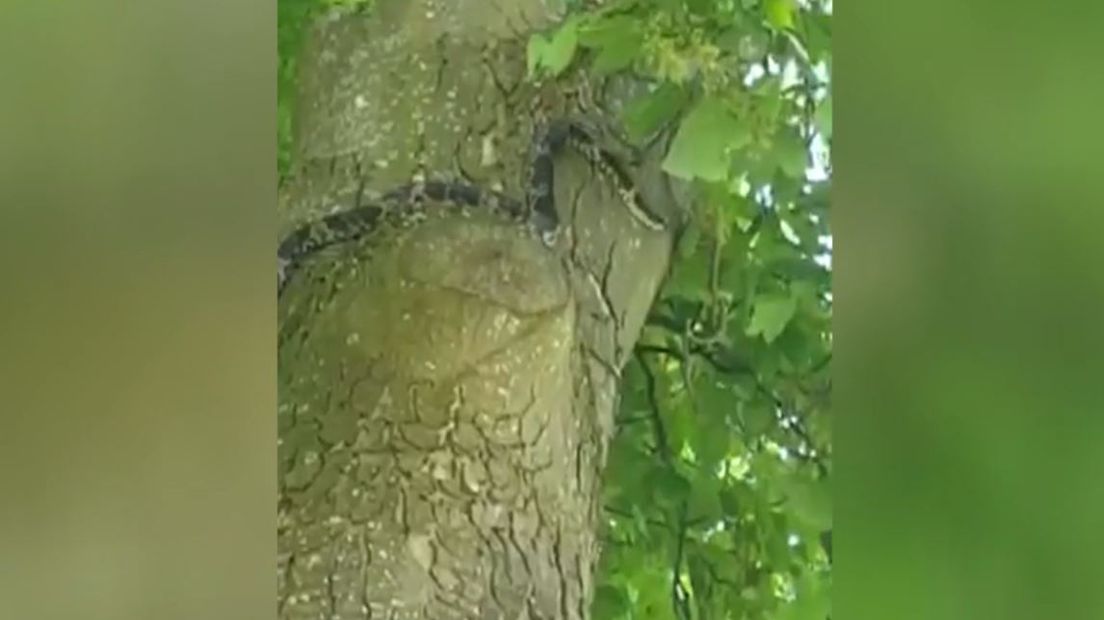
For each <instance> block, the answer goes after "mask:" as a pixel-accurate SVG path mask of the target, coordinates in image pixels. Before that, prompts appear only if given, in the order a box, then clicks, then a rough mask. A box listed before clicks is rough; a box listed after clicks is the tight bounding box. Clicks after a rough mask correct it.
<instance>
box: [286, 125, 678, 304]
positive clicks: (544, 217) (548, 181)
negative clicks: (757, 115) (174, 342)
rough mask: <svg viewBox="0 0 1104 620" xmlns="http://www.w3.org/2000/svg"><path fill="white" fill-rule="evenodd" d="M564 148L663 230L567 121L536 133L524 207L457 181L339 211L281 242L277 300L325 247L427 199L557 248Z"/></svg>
mask: <svg viewBox="0 0 1104 620" xmlns="http://www.w3.org/2000/svg"><path fill="white" fill-rule="evenodd" d="M565 146H571V147H572V148H573V149H574V150H576V151H578V152H579V154H580V155H582V156H583V157H584V158H585V159H586V160H587V162H588V163H589V164H590V165H591V167H592V168H593V169H594V170H595V171H596V172H597V173H598V174H600V175H601V176H603V177H604V178H605V179H607V180H608V181H609V182H611V183H612V184H613V185H614V186H615V187H616V188H617V192H618V194H619V196H620V198H621V202H622V203H624V204H625V205H626V207H627V208H628V209H629V211H630V213H631V214H632V215H633V217H634V219H636V221H638V222H640V223H641V224H642V225H643V226H644V227H646V228H649V229H651V230H663V229H664V228H665V223H664V222H663V220H662V219H660V218H659V217H657V216H656V215H655V214H653V213H652V212H650V211H649V210H648V209H646V208H644V207H643V205H642V204H641V203H640V198H639V196H638V194H637V192H636V190H635V188H634V185H633V183H632V180H631V177H630V176H629V174H628V173H627V172H626V171H625V170H624V168H623V167H622V165H621V162H620V161H618V159H617V158H616V156H614V155H613V154H612V153H610V152H609V151H607V150H605V149H602V148H601V147H600V146H599V145H598V142H597V140H596V139H595V138H594V137H593V135H592V133H591V132H590V131H588V130H587V129H585V128H584V127H583V126H582V125H581V124H579V123H577V122H571V121H557V122H553V123H549V124H548V125H547V126H546V127H544V128H543V129H542V130H540V131H538V132H537V134H536V139H535V140H534V148H533V151H532V159H531V161H530V165H529V174H528V186H527V189H526V200H525V201H524V202H522V201H519V200H516V199H514V198H511V197H509V196H506V195H504V194H502V193H500V192H495V191H491V190H488V189H485V188H481V187H478V186H475V185H471V184H469V183H464V182H459V181H415V182H412V183H408V184H406V185H403V186H401V187H399V188H397V189H394V190H392V191H390V192H388V193H386V194H384V195H383V197H382V198H380V199H379V200H378V201H376V202H375V203H373V204H369V205H365V206H360V207H356V208H354V209H349V210H346V211H340V212H337V213H333V214H331V215H327V216H325V217H322V218H319V219H317V220H313V221H311V222H308V223H306V224H304V225H303V226H301V227H299V228H298V229H296V230H295V231H293V232H292V233H291V234H289V235H288V236H287V237H285V238H284V239H283V241H281V242H280V245H279V247H278V248H277V250H276V257H277V280H276V281H277V295H279V294H280V293H282V292H283V290H284V287H285V286H286V284H287V282H288V281H289V280H290V279H291V277H292V275H294V273H295V272H296V271H297V270H298V269H299V268H300V267H302V265H303V264H304V263H305V261H307V260H308V259H309V258H310V257H311V256H312V255H314V254H316V253H317V252H319V251H321V250H322V249H324V248H327V247H330V246H333V245H337V244H340V243H345V242H348V241H353V240H356V239H359V238H361V237H363V236H366V235H368V234H369V233H371V232H372V231H373V230H375V229H376V228H377V227H378V225H379V224H380V222H381V220H383V219H384V218H387V217H388V216H402V215H403V214H404V212H409V211H410V210H411V209H418V208H420V207H421V205H423V204H424V203H425V202H426V201H427V200H429V201H433V202H437V203H445V204H451V205H455V206H457V207H460V208H465V207H470V208H486V209H489V210H491V211H492V212H497V213H501V214H503V215H505V216H507V217H508V218H509V219H511V220H513V221H518V222H522V223H525V224H526V225H527V226H528V227H529V228H530V229H531V230H532V231H533V232H534V233H535V234H536V235H537V236H538V237H539V238H540V239H541V240H542V241H543V242H544V243H545V244H546V245H548V246H551V245H553V244H554V243H555V240H556V238H557V237H558V234H559V229H560V219H559V216H558V214H557V212H556V207H555V202H554V198H553V187H554V181H555V176H554V173H555V169H554V165H553V164H554V160H555V157H556V156H557V155H558V154H559V153H561V152H562V151H563V149H564V147H565Z"/></svg>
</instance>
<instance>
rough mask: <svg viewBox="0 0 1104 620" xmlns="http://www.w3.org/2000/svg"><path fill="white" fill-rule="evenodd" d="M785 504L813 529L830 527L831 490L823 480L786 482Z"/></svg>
mask: <svg viewBox="0 0 1104 620" xmlns="http://www.w3.org/2000/svg"><path fill="white" fill-rule="evenodd" d="M786 493H787V496H788V497H787V505H788V506H789V508H790V509H791V510H792V511H793V514H794V516H795V517H796V518H797V519H798V520H799V521H800V522H802V523H803V524H804V525H806V526H808V527H809V528H812V529H813V530H814V531H824V530H829V529H832V492H831V489H830V488H829V486H828V483H827V482H826V481H825V480H800V479H797V480H794V479H791V480H790V481H788V483H787V484H786Z"/></svg>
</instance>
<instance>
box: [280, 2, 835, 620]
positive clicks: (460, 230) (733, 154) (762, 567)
mask: <svg viewBox="0 0 1104 620" xmlns="http://www.w3.org/2000/svg"><path fill="white" fill-rule="evenodd" d="M293 16H294V17H297V19H290V17H293ZM299 22H309V23H310V24H311V27H310V30H309V32H310V35H309V36H308V37H307V38H306V40H305V43H304V44H303V47H302V49H301V50H298V51H295V50H289V49H288V48H294V47H295V44H296V37H297V36H298V34H299V32H300V30H299ZM827 24H828V15H827V12H826V11H825V10H823V8H822V7H819V6H815V7H810V8H808V9H807V10H800V11H799V10H797V9H796V7H795V6H794V5H792V4H790V3H787V2H765V3H762V4H761V5H760V3H756V2H742V3H738V2H732V3H724V2H719V3H714V2H696V1H693V0H686V1H685V2H682V1H678V0H637V1H629V2H615V3H612V4H611V5H610V6H606V7H593V8H589V7H583V6H575V7H572V10H571V11H570V12H569V13H568V14H567V16H566V17H565V16H564V15H561V14H558V13H556V12H555V11H553V10H551V9H550V8H548V7H546V6H545V5H544V4H543V3H541V2H538V1H537V0H515V1H514V2H510V3H493V2H492V3H471V4H469V3H461V2H455V1H441V0H379V1H378V2H374V3H364V2H353V3H340V5H339V6H335V5H334V3H328V4H316V3H311V2H299V3H292V2H284V3H283V4H281V44H282V49H281V55H282V62H283V63H286V64H282V71H284V73H283V74H282V75H283V76H284V77H287V76H288V75H289V74H290V71H289V69H292V68H294V73H295V78H294V79H293V80H288V81H287V82H285V83H284V86H285V88H283V89H282V99H281V104H282V105H283V106H285V108H284V109H283V110H282V113H281V118H284V119H287V118H288V117H289V116H290V113H289V110H291V109H294V119H295V125H296V130H295V139H294V149H293V150H291V149H287V150H285V152H284V155H283V156H282V157H281V161H280V165H281V169H282V172H283V173H284V174H283V177H284V179H285V182H284V183H283V184H282V187H281V206H280V207H281V208H280V212H281V221H282V230H281V233H283V234H286V233H288V232H290V231H291V230H293V229H294V228H295V227H296V226H299V225H301V224H302V223H303V222H307V221H312V220H317V219H318V218H320V217H322V216H324V215H326V214H328V213H331V212H333V211H335V210H338V211H343V212H348V211H350V210H354V209H357V208H362V207H364V206H370V205H382V206H384V207H385V208H384V209H383V212H384V213H389V214H392V215H390V216H387V217H382V218H380V219H378V220H375V221H374V223H373V225H372V226H371V227H369V228H370V230H367V229H366V230H365V231H364V234H359V235H357V237H356V239H355V240H353V241H349V242H346V243H341V244H336V245H334V246H333V247H330V248H327V249H326V250H324V251H322V252H319V253H317V254H316V255H314V256H312V257H311V259H310V260H309V261H307V262H306V263H305V264H304V265H303V266H302V269H301V270H300V271H299V272H298V273H297V274H296V275H295V276H294V278H293V279H292V280H291V281H290V282H289V284H288V287H287V289H286V290H285V291H284V293H282V294H281V296H280V310H279V312H280V317H279V320H280V333H279V375H280V380H279V386H280V409H279V411H278V417H279V429H280V446H279V463H280V465H279V466H280V477H279V485H280V506H279V517H278V545H279V554H280V558H279V561H280V566H279V571H278V574H279V591H280V616H281V617H285V618H301V617H302V618H305V617H310V618H320V617H338V618H364V617H392V616H394V617H397V618H398V617H409V618H524V617H528V618H576V617H577V618H598V619H603V618H622V617H634V618H665V617H673V618H691V617H693V618H744V617H747V618H758V617H764V618H767V617H770V618H774V617H808V618H818V617H821V618H822V617H824V616H825V614H826V602H827V598H826V595H827V583H828V575H829V571H828V564H829V561H828V559H827V556H826V554H825V548H826V546H829V545H826V544H825V543H824V541H826V540H827V538H826V532H828V531H829V530H830V504H828V497H829V495H828V493H827V490H826V489H827V487H826V480H827V476H828V473H829V472H830V458H829V454H830V451H829V445H830V434H829V431H828V429H829V426H828V424H827V394H828V388H829V384H828V383H827V375H826V368H827V365H828V360H829V359H830V351H831V340H830V336H829V320H830V307H831V306H830V304H831V296H830V293H828V287H829V274H830V271H829V270H828V269H827V268H826V267H824V266H821V265H820V264H819V263H818V262H817V261H818V260H823V257H824V256H825V255H826V254H827V250H826V248H825V247H824V243H825V238H826V237H827V234H828V232H827V212H826V207H827V201H826V189H827V182H826V180H822V181H817V180H815V179H813V180H811V179H809V178H807V174H806V167H807V158H808V152H809V148H810V146H811V145H813V143H814V141H824V140H827V139H829V138H830V132H831V125H830V111H829V112H827V113H826V112H825V110H828V106H827V103H826V102H827V101H829V99H828V98H827V97H826V92H825V91H826V88H827V72H826V71H825V61H826V60H827V59H828V56H827V53H828V52H827V40H828V38H827V32H828V30H827ZM818 37H819V38H818ZM756 66H758V67H761V71H759V73H761V75H760V76H759V77H758V78H756V77H755V70H754V69H752V67H756ZM787 66H792V68H790V69H784V68H785V67H787ZM749 71H750V72H752V73H751V77H750V78H748V79H747V82H748V84H747V85H745V84H744V83H743V81H744V78H745V77H747V76H748V74H749ZM793 73H796V77H794V76H793V75H788V74H793ZM292 82H294V83H295V86H296V87H297V91H298V97H297V99H296V100H295V101H294V105H293V106H292V105H289V100H288V99H287V98H285V95H286V94H287V92H288V89H287V88H286V86H287V85H289V84H290V83H292ZM567 117H571V118H578V119H582V120H583V121H584V122H585V125H586V126H587V127H588V128H591V129H593V130H594V136H595V137H596V140H595V141H596V143H597V144H598V145H600V146H601V148H602V152H601V153H602V154H601V155H595V153H594V152H591V151H587V150H586V149H573V148H566V149H564V151H563V152H562V153H558V154H557V156H556V157H555V159H554V165H553V167H554V170H555V179H554V184H553V187H552V189H553V192H552V194H553V196H554V198H555V204H556V208H557V211H558V212H559V215H560V220H561V227H560V234H559V237H558V238H557V240H556V241H555V243H554V245H553V246H552V247H551V248H549V247H546V245H545V244H543V243H542V242H541V240H540V239H539V238H538V237H537V236H535V235H533V234H532V232H531V231H530V230H529V228H528V227H527V226H524V225H519V223H518V222H517V221H514V219H512V218H508V217H504V215H503V213H501V211H502V210H501V209H495V208H494V207H493V206H489V205H486V204H480V205H476V206H474V207H472V208H463V209H461V208H456V205H448V204H444V203H445V202H446V201H443V200H434V199H426V200H424V201H422V202H421V203H419V204H418V205H416V208H415V205H412V204H410V201H409V200H407V199H406V198H403V199H401V200H397V201H396V200H390V201H387V200H385V199H384V198H382V196H383V194H385V193H386V192H387V191H388V190H390V189H393V188H395V187H400V186H402V185H403V184H405V183H409V182H410V180H411V179H412V178H413V179H429V180H445V179H463V180H464V181H465V182H467V183H469V184H471V185H472V186H477V187H480V188H484V189H485V190H487V191H490V190H494V191H497V192H501V194H502V195H505V196H519V197H520V196H525V195H526V192H527V191H529V190H530V189H531V187H529V186H530V185H531V184H532V179H531V175H530V174H529V172H528V168H529V163H528V162H529V161H530V158H529V153H530V152H531V149H532V145H533V142H534V137H535V136H537V135H539V133H540V128H541V127H542V126H543V124H544V121H545V120H546V119H556V118H567ZM283 129H284V130H285V131H284V134H283V135H284V136H285V137H286V136H287V135H288V134H287V132H286V130H287V129H288V127H287V125H285V126H284V127H283ZM283 144H287V142H286V139H285V142H283ZM289 153H291V154H290V155H289ZM821 167H823V166H821ZM628 187H631V189H632V190H633V191H635V192H636V196H635V197H633V196H626V192H627V189H626V188H628ZM480 202H481V203H482V202H486V201H483V200H481V201H480ZM384 203H386V204H384ZM676 247H677V249H676Z"/></svg>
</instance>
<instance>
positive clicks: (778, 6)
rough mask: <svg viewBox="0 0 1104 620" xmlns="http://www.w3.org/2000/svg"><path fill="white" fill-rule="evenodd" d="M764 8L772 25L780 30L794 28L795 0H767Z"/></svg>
mask: <svg viewBox="0 0 1104 620" xmlns="http://www.w3.org/2000/svg"><path fill="white" fill-rule="evenodd" d="M763 10H764V12H765V13H766V14H767V22H769V23H770V25H772V26H774V27H775V28H777V29H779V30H782V29H784V28H793V25H794V21H793V14H794V0H766V2H765V3H764V5H763Z"/></svg>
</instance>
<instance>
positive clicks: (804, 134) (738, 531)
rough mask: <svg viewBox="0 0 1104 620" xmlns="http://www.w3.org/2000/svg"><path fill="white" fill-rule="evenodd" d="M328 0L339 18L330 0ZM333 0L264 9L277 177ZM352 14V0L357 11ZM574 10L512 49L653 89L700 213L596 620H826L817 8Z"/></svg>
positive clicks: (630, 395) (627, 468) (738, 1)
mask: <svg viewBox="0 0 1104 620" xmlns="http://www.w3.org/2000/svg"><path fill="white" fill-rule="evenodd" d="M336 3H337V4H342V5H345V4H350V3H349V2H344V1H338V2H336ZM333 4H335V1H334V0H330V1H325V0H280V2H279V7H280V12H279V15H280V32H279V53H280V71H279V80H280V81H279V92H280V97H279V105H280V127H279V129H278V134H279V136H280V162H279V164H280V166H281V167H280V170H281V171H285V170H286V169H287V168H286V166H287V162H288V160H289V147H290V118H291V114H292V110H291V103H290V101H291V98H290V96H289V93H290V88H289V87H290V85H292V84H293V83H294V55H295V50H296V48H297V46H298V42H299V38H300V36H301V32H302V27H303V24H304V23H306V20H307V19H309V17H310V16H312V15H313V12H314V11H316V10H317V9H318V8H320V7H325V6H329V5H333ZM351 4H353V5H357V6H360V7H361V8H363V6H366V5H367V3H364V2H357V1H354V2H352V3H351ZM595 4H598V3H594V2H585V1H583V0H576V1H574V2H571V3H570V6H571V7H572V14H571V16H570V17H569V18H568V19H567V20H566V21H565V22H564V23H563V24H562V25H561V26H560V27H559V28H558V29H557V30H556V31H555V32H552V33H547V34H541V35H536V36H534V37H533V39H532V40H531V41H530V43H529V50H528V51H529V69H530V72H531V73H537V72H542V71H544V72H549V73H552V74H557V73H560V72H563V71H565V70H567V69H568V68H569V67H570V66H572V64H573V63H582V64H583V66H584V67H585V70H587V71H592V72H595V73H599V74H608V73H613V72H619V71H627V72H631V73H632V74H634V75H635V76H637V77H638V78H640V79H643V80H646V81H648V82H650V83H651V85H652V88H651V89H650V92H648V94H646V95H644V96H642V97H641V98H640V99H638V100H637V101H634V102H631V103H630V104H629V105H627V106H626V107H625V109H624V112H623V117H622V119H621V120H622V121H623V123H624V128H625V131H626V134H627V135H628V136H629V137H630V138H631V139H633V140H636V141H638V142H644V141H646V140H648V139H649V138H650V137H652V136H654V135H655V134H656V133H657V132H659V131H660V130H661V129H664V128H667V127H677V132H676V135H675V138H674V141H673V143H672V146H671V148H670V150H669V152H668V154H667V157H666V160H665V162H664V168H665V170H666V171H667V172H668V173H669V174H672V175H674V176H677V177H680V178H682V179H685V180H688V181H690V182H692V183H693V184H694V187H695V189H696V190H697V191H696V196H697V200H696V202H695V207H694V208H695V212H694V217H693V218H692V221H691V223H690V224H689V226H688V228H687V229H686V230H685V231H684V233H683V236H682V239H681V242H680V247H679V251H678V255H677V260H676V263H675V265H673V270H672V274H671V277H670V278H669V280H668V282H667V284H666V286H665V288H664V290H663V291H662V294H661V298H660V300H659V301H658V302H657V304H656V306H655V308H654V309H653V312H652V315H651V317H650V318H649V321H648V324H647V326H646V327H645V331H644V333H643V334H642V338H641V340H640V343H639V344H638V346H637V350H636V352H635V356H634V360H633V362H632V364H631V365H630V366H629V367H628V368H627V369H626V372H625V380H624V384H623V386H622V398H621V403H620V406H619V411H618V418H617V423H618V427H617V435H616V438H615V441H614V445H613V449H612V451H611V455H610V462H609V467H608V471H607V477H606V484H605V491H604V494H605V495H604V498H603V501H604V504H605V507H606V511H607V516H608V521H607V523H606V528H605V531H604V532H603V537H604V541H605V545H606V547H605V553H604V555H603V558H602V566H601V570H600V575H599V586H598V588H597V591H596V596H595V601H594V606H593V609H592V613H593V617H594V619H595V620H624V619H634V620H635V619H644V618H647V619H657V620H666V619H678V620H685V619H694V620H714V619H716V620H729V619H740V620H759V619H763V620H823V619H824V618H827V617H828V616H829V615H830V589H831V529H832V501H831V497H832V495H831V492H830V487H829V480H830V474H831V470H832V460H831V453H832V450H831V446H832V431H831V422H830V415H829V401H830V398H829V397H830V388H831V382H830V376H829V374H828V369H829V365H830V360H831V356H832V337H831V317H832V295H831V267H830V264H831V263H830V260H831V234H830V230H829V212H828V193H829V190H830V183H831V181H830V179H831V163H830V160H829V158H828V154H829V147H830V144H831V140H832V114H831V94H830V91H831V85H830V75H831V62H832V61H831V50H830V42H831V2H830V0H827V1H822V0H609V1H607V2H605V3H601V4H600V5H599V6H593V5H595Z"/></svg>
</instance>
